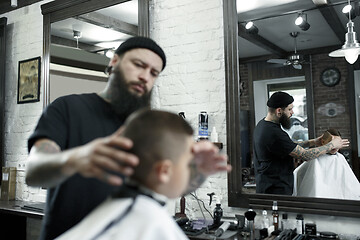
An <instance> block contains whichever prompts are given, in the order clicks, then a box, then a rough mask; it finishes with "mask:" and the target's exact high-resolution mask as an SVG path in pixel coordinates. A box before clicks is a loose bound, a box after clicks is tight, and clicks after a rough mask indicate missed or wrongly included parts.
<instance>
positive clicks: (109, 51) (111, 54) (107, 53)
mask: <svg viewBox="0 0 360 240" xmlns="http://www.w3.org/2000/svg"><path fill="white" fill-rule="evenodd" d="M105 55H106V57H108V58H112V57H113V56H114V52H113V51H111V50H108V51H106V54H105Z"/></svg>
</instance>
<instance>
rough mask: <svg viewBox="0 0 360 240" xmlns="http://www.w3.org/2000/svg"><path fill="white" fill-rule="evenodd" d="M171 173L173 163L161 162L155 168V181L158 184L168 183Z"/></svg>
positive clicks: (168, 161)
mask: <svg viewBox="0 0 360 240" xmlns="http://www.w3.org/2000/svg"><path fill="white" fill-rule="evenodd" d="M172 171H173V162H172V161H171V160H168V159H166V160H162V161H160V162H158V163H157V164H156V166H155V172H156V176H157V179H158V181H159V182H160V183H168V182H169V181H170V179H171V176H172Z"/></svg>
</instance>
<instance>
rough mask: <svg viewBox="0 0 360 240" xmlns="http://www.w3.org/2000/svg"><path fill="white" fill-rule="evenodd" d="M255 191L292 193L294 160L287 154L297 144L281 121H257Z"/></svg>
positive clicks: (255, 134)
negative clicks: (284, 129)
mask: <svg viewBox="0 0 360 240" xmlns="http://www.w3.org/2000/svg"><path fill="white" fill-rule="evenodd" d="M253 145H254V168H255V180H256V192H257V193H268V194H284V195H291V194H292V193H293V186H294V177H293V170H294V160H293V158H292V157H291V156H290V155H289V154H290V152H292V151H293V150H294V148H295V147H296V146H297V144H296V143H294V142H293V141H292V140H291V139H290V137H289V135H288V134H287V133H286V132H284V131H283V130H282V129H281V127H280V124H278V123H273V122H269V121H265V120H264V119H262V120H261V121H259V123H258V124H257V126H256V127H255V130H254V140H253Z"/></svg>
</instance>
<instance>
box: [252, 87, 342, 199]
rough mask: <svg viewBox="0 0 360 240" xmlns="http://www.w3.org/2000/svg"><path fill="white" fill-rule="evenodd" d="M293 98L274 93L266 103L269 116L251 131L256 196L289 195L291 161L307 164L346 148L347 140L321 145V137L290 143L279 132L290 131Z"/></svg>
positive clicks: (292, 183)
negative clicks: (260, 194)
mask: <svg viewBox="0 0 360 240" xmlns="http://www.w3.org/2000/svg"><path fill="white" fill-rule="evenodd" d="M293 102H294V98H293V97H292V96H290V95H289V94H288V93H285V92H275V93H274V94H273V95H271V97H270V98H269V100H268V101H267V106H268V113H267V115H266V117H265V118H264V119H262V120H260V121H259V123H258V124H257V125H256V127H255V129H254V137H253V148H254V170H255V181H256V192H257V193H267V194H282V195H292V193H293V187H294V176H293V170H294V158H295V159H298V160H300V161H310V160H312V159H315V158H317V157H319V156H321V155H324V154H326V153H330V152H331V151H333V150H334V149H337V150H338V149H341V148H344V147H348V146H349V141H348V140H347V139H341V138H333V139H332V140H331V141H330V142H329V143H327V144H325V145H321V136H320V137H318V138H316V139H310V140H306V141H303V142H293V141H292V140H291V139H290V137H289V135H288V134H287V133H286V132H285V131H284V130H283V129H282V128H281V127H283V128H285V129H289V128H290V117H291V116H292V115H293V114H294V112H293Z"/></svg>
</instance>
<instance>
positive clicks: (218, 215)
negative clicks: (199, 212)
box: [213, 195, 223, 225]
mask: <svg viewBox="0 0 360 240" xmlns="http://www.w3.org/2000/svg"><path fill="white" fill-rule="evenodd" d="M214 201H215V202H216V206H215V208H214V223H213V225H220V222H221V218H222V216H223V210H222V208H221V202H220V199H219V198H218V197H217V196H216V195H215V196H214Z"/></svg>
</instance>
